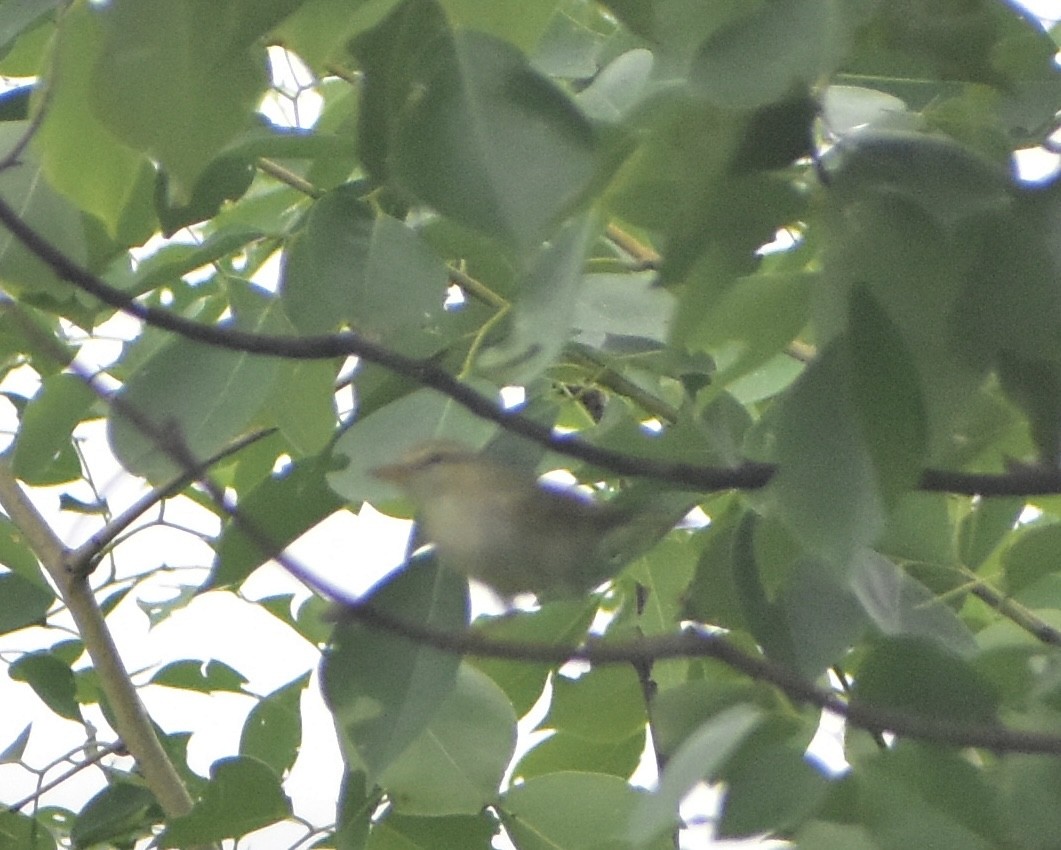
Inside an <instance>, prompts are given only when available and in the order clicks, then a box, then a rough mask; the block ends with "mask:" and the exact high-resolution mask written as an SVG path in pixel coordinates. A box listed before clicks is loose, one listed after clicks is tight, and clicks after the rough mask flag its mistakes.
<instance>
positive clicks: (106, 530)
mask: <svg viewBox="0 0 1061 850" xmlns="http://www.w3.org/2000/svg"><path fill="white" fill-rule="evenodd" d="M274 433H276V429H275V428H265V429H263V430H261V431H255V432H253V433H251V434H247V435H245V436H243V437H240V438H239V439H237V440H234V441H233V442H232V443H231V444H230V445H228V446H226V447H225V448H223V449H222V450H221V451H219V452H217V453H216V454H214V455H212V456H211V457H209V458H207V459H206V460H204V461H203V462H202V464H201V465H200V466H199V467H198V468H196V469H193V470H189V471H188V472H185V473H184V474H182V475H180V476H178V477H177V478H175V479H174V480H173V481H171V482H170V483H169V484H165V485H163V486H161V487H156V488H154V489H152V490H151V491H150V492H149V493H145V494H144V495H143V496H142V497H141V498H139V499H137V500H136V501H135V502H134V503H133V504H132V505H130V506H129V507H128V508H126V510H124V511H122V513H121V514H119V515H118V516H116V517H115V518H114V519H112V520H111V521H110V522H108V523H107V524H106V525H105V526H103V528H101V529H100V530H99V531H97V532H96V533H95V534H93V535H92V536H91V537H89V538H88V540H86V541H85V542H84V543H82V544H81V545H80V546H78V547H77V548H76V549H73V550H71V551H70V554H69V555H68V556H67V569H68V570H69V571H70V572H71V573H74V574H75V575H76V574H83V575H88V574H89V573H91V572H92V570H93V569H94V568H95V565H96V563H97V562H98V560H99V557H100V555H101V554H102V553H103V550H104V549H106V547H107V546H109V545H110V544H111V543H113V542H114V540H115V539H116V538H117V537H118V536H119V535H120V534H121V533H122V532H123V531H125V530H126V529H127V528H128V527H129V526H131V525H132V524H133V523H134V522H136V521H137V520H138V519H140V517H142V516H143V515H144V514H145V513H147V512H148V511H149V510H151V508H153V507H154V506H155V505H157V504H158V503H159V502H161V501H163V500H164V499H169V498H171V497H173V496H176V495H177V494H178V493H180V492H181V490H183V489H184V488H185V487H187V486H188V485H189V484H192V483H193V482H194V481H196V479H197V477H198V476H199V475H201V474H202V473H203V472H205V471H206V470H207V469H210V468H212V467H213V466H215V465H216V464H217V463H219V462H220V461H222V460H225V459H226V458H228V457H231V456H232V455H234V454H236V453H237V452H240V451H242V450H243V449H245V448H247V446H249V445H251V444H253V443H256V442H258V440H261V439H264V438H265V437H268V436H269V435H270V434H274Z"/></svg>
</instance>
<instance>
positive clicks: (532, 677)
mask: <svg viewBox="0 0 1061 850" xmlns="http://www.w3.org/2000/svg"><path fill="white" fill-rule="evenodd" d="M597 607H598V606H597V603H596V601H593V602H591V603H587V602H586V601H585V600H582V599H577V600H575V599H572V600H556V601H553V602H549V603H546V604H544V605H542V606H541V607H540V608H538V610H536V611H510V612H508V613H507V614H506V615H505V616H503V617H495V618H490V619H486V618H479V619H477V620H476V622H475V628H476V630H477V631H479V632H481V633H482V634H483V635H484V636H486V637H488V638H490V639H491V640H496V641H509V642H512V643H515V644H520V643H534V644H539V643H540V644H550V645H556V646H565V645H566V646H571V647H574V646H577V645H578V643H579V642H581V640H582V639H583V637H584V636H585V634H586V630H587V629H588V628H589V625H590V622H591V621H592V619H593V615H594V614H595V613H596V611H597ZM469 663H470V664H473V665H474V666H476V667H478V668H479V669H480V670H482V671H483V672H484V673H486V674H487V675H488V676H489V677H490V678H491V679H493V680H494V681H495V682H496V683H497V684H498V685H500V687H501V688H502V690H504V692H505V694H506V695H507V696H508V698H509V700H511V701H512V704H513V706H514V707H515V709H516V714H517V715H519V716H520V717H522V716H523V715H524V714H526V713H527V712H528V711H530V709H531V707H532V706H533V705H534V704H535V703H536V702H537V701H538V697H540V696H541V694H542V689H543V688H544V687H545V682H546V679H547V678H548V677H549V672H550V671H551V670H552V668H553V666H554V665H552V664H546V663H541V664H534V663H531V662H528V661H522V660H520V661H508V660H505V659H502V658H473V659H470V660H469Z"/></svg>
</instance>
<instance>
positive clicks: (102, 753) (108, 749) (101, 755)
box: [6, 741, 127, 812]
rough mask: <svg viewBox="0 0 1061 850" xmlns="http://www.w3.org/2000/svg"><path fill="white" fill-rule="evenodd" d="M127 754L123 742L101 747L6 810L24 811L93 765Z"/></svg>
mask: <svg viewBox="0 0 1061 850" xmlns="http://www.w3.org/2000/svg"><path fill="white" fill-rule="evenodd" d="M126 752H127V751H126V749H125V744H123V743H122V742H121V741H115V742H114V743H113V744H108V745H107V746H105V747H101V748H100V749H99V750H97V751H96V752H94V753H93V754H92V755H90V756H89V757H88V758H86V759H85V760H84V761H80V762H78V763H77V764H75V765H74V766H73V767H71V768H70V769H69V770H68V771H66V772H65V773H63V774H60V775H59V776H57V777H56V778H55V779H53V780H52V781H51V782H46V783H45V784H44V785H41V786H40V787H38V788H37V790H36V791H34V792H33V793H32V794H30V795H29V796H28V797H24V798H23V799H21V800H19V801H17V802H15V803H12V804H11V805H9V806H7V807H6V808H7V810H8V811H12V812H17V811H18V810H19V809H22V808H23V807H25V806H28V805H29V804H30V803H32V802H33V801H34V800H39V799H40V798H41V796H42V795H44V794H47V793H48V792H49V791H51V790H52V789H53V788H57V787H58V786H60V785H62V784H63V783H64V782H66V780H68V779H70V778H71V777H72V776H76V775H77V774H78V773H80V772H81V771H82V770H84V769H85V768H86V767H92V765H94V764H99V763H100V762H101V761H103V759H105V758H106V757H107V756H111V755H114V754H116V753H123V754H124V753H126Z"/></svg>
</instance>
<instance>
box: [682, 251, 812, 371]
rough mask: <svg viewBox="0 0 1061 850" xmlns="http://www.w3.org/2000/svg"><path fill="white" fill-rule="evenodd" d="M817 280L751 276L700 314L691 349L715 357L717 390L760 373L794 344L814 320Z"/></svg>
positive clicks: (808, 275)
mask: <svg viewBox="0 0 1061 850" xmlns="http://www.w3.org/2000/svg"><path fill="white" fill-rule="evenodd" d="M816 277H817V275H816V273H814V272H807V271H796V272H788V271H778V272H764V273H760V274H754V275H749V276H748V277H744V278H741V279H740V280H737V281H736V282H735V283H734V285H733V286H732V287H730V288H729V289H728V290H726V292H725V293H724V294H723V295H722V296H721V298H720V299H719V300H718V301H717V303H715V304H714V305H713V306H712V307H711V309H710V310H705V311H704V312H703V313H702V314H701V321H700V324H699V325H698V326H697V327H696V328H694V329H692V330H690V334H689V343H690V344H692V345H695V346H696V347H697V348H700V347H702V348H703V350H705V351H708V352H710V353H711V355H712V356H713V357H714V359H715V363H716V365H717V367H718V375H717V376H716V377H715V380H714V381H713V382H712V383H713V385H714V386H715V387H717V388H718V389H722V388H724V387H725V386H727V385H728V384H729V383H730V382H731V381H733V380H735V379H736V378H739V377H741V376H743V375H746V374H748V373H749V372H751V371H752V370H754V369H758V368H760V367H761V366H762V365H763V364H764V363H767V362H768V361H769V360H770V359H771V358H773V357H774V356H775V355H776V354H778V352H780V351H782V350H784V347H785V346H786V345H788V343H790V342H791V341H792V340H793V339H795V337H796V336H797V335H798V334H799V332H800V331H801V330H802V329H803V327H804V326H805V325H806V323H807V320H808V319H809V318H810V310H809V307H810V304H809V299H810V293H811V284H812V283H813V281H814V280H815V279H816Z"/></svg>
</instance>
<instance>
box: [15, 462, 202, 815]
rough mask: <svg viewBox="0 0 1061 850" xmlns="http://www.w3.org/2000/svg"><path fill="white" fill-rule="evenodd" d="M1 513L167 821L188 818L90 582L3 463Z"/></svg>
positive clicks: (178, 783)
mask: <svg viewBox="0 0 1061 850" xmlns="http://www.w3.org/2000/svg"><path fill="white" fill-rule="evenodd" d="M0 507H3V509H4V511H5V513H7V515H8V517H10V519H11V521H12V522H13V523H14V524H15V525H16V526H18V528H19V530H20V531H21V532H22V534H23V535H24V536H25V538H26V540H27V541H28V543H29V546H30V548H31V549H32V550H33V553H34V554H35V555H36V556H37V558H38V560H39V561H40V562H41V565H42V566H43V567H44V569H45V570H46V571H47V573H48V575H49V576H50V577H51V579H52V581H53V582H55V585H56V587H58V589H59V594H60V595H61V597H62V599H63V602H65V603H66V606H67V608H68V609H69V611H70V614H71V616H72V617H73V618H74V623H75V625H76V626H77V631H78V633H79V634H80V635H81V640H82V641H83V642H84V644H85V649H86V650H87V652H88V655H89V658H91V659H92V666H93V668H94V669H95V670H96V674H97V675H98V676H99V680H100V686H101V687H102V688H103V693H104V694H105V695H106V697H107V702H108V703H109V705H110V707H111V710H112V711H113V713H114V725H115V727H116V728H115V731H116V732H117V733H118V735H119V736H120V737H121V740H122V743H123V744H124V745H125V747H126V749H127V750H128V751H129V754H130V755H131V756H132V757H133V758H134V759H136V763H137V766H138V767H139V768H140V770H141V772H142V773H143V775H144V779H145V780H146V781H147V785H148V787H149V788H150V789H151V792H152V793H153V794H154V795H155V798H156V799H157V800H158V802H159V805H161V806H162V810H163V812H165V813H166V816H167V817H177V816H179V815H183V814H187V813H188V812H189V811H191V808H192V798H191V797H190V796H189V795H188V791H187V789H186V788H185V787H184V782H183V781H182V780H181V778H180V776H179V775H178V774H177V771H176V770H175V769H174V767H173V764H172V763H171V762H170V760H169V757H168V756H167V755H166V752H165V750H163V749H162V744H161V743H160V742H159V740H158V736H157V735H155V728H154V726H153V725H152V723H151V719H150V718H149V717H148V715H147V711H146V710H145V709H144V705H143V703H142V702H141V701H140V696H139V694H137V692H136V688H135V687H133V683H132V681H131V680H130V678H129V673H128V671H127V670H126V669H125V665H124V664H123V663H122V659H121V656H120V655H119V654H118V647H117V646H116V645H115V643H114V639H113V638H112V636H111V633H110V630H109V629H108V628H107V624H106V623H105V622H104V620H103V614H102V612H101V611H100V609H99V606H98V605H97V604H96V599H95V597H94V596H93V594H92V589H91V587H89V584H88V579H87V578H86V577H85V576H84V575H78V574H75V573H73V572H71V571H70V570H69V569H68V567H67V560H66V559H67V555H68V550H67V548H66V547H65V546H64V545H63V542H62V541H61V540H60V539H59V538H58V537H57V536H56V534H55V532H54V531H52V529H51V527H50V526H49V525H48V523H47V522H46V521H45V519H44V517H43V516H41V514H40V512H39V511H38V510H37V508H36V507H35V506H34V505H33V503H32V502H30V500H29V498H28V497H27V496H26V494H25V492H24V491H23V490H22V488H21V487H20V486H19V483H18V481H17V480H16V479H15V476H14V474H13V473H12V472H11V469H10V467H9V466H8V465H7V463H6V462H0Z"/></svg>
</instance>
